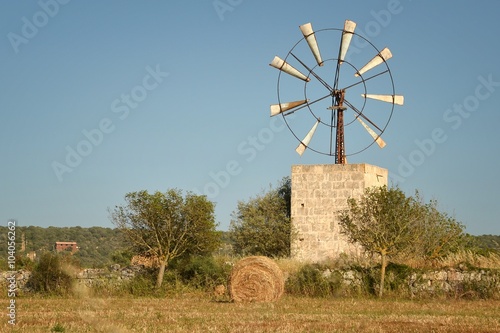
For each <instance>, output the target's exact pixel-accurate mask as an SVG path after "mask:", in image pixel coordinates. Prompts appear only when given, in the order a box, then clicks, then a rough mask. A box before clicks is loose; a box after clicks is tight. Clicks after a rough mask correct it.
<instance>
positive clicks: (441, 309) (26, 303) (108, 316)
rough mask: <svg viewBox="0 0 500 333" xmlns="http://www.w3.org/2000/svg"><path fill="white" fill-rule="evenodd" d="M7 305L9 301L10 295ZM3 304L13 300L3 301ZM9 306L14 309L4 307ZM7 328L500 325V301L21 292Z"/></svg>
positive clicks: (453, 328)
mask: <svg viewBox="0 0 500 333" xmlns="http://www.w3.org/2000/svg"><path fill="white" fill-rule="evenodd" d="M2 303H3V304H7V300H3V301H2ZM2 308H3V309H6V307H4V306H2ZM4 311H6V310H4ZM2 317H3V318H4V319H3V322H2V323H1V325H0V328H1V329H0V331H1V332H32V333H37V332H66V333H69V332H71V333H80V332H110V333H112V332H117V333H118V332H120V333H123V332H148V333H154V332H190V333H194V332H243V333H244V332H249V333H250V332H251V333H254V332H287V333H288V332H292V333H293V332H450V333H451V332H453V333H465V332H475V333H478V332H500V301H498V300H495V301H494V300H449V299H446V300H445V299H439V300H438V299H433V300H393V299H392V300H378V299H347V298H345V299H319V298H297V297H290V296H285V297H284V298H282V299H280V300H279V301H278V302H276V303H250V304H236V303H230V302H223V301H214V300H211V299H210V298H209V297H206V296H202V295H199V294H196V295H183V296H182V297H181V296H176V297H173V298H163V299H158V298H84V299H82V298H75V299H65V298H47V299H43V298H18V299H17V300H16V320H17V322H16V325H14V326H12V325H10V324H8V322H7V321H8V317H7V312H6V313H5V315H4V316H2Z"/></svg>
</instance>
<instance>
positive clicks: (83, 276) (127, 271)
mask: <svg viewBox="0 0 500 333" xmlns="http://www.w3.org/2000/svg"><path fill="white" fill-rule="evenodd" d="M143 270H144V266H142V265H135V266H128V267H121V266H120V265H118V264H116V265H111V266H110V267H109V268H85V269H83V270H81V271H80V272H78V273H77V274H76V275H75V276H73V278H75V279H76V282H77V283H79V284H84V285H85V286H87V287H92V286H96V285H99V284H109V283H117V284H119V283H122V282H125V281H129V280H131V279H133V278H134V277H135V276H136V275H138V274H139V273H141V272H142V271H143ZM11 276H12V272H8V271H2V272H0V286H4V285H7V278H9V277H11ZM14 276H15V277H16V285H17V288H18V289H19V290H22V291H28V290H27V288H26V284H27V283H28V280H29V278H30V277H31V272H30V271H27V270H18V271H15V272H14Z"/></svg>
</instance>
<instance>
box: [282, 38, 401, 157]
mask: <svg viewBox="0 0 500 333" xmlns="http://www.w3.org/2000/svg"><path fill="white" fill-rule="evenodd" d="M325 31H338V32H343V31H344V29H339V28H326V29H320V30H317V31H315V32H314V33H315V34H316V33H319V32H325ZM352 34H353V35H355V36H358V37H359V38H362V39H363V40H364V41H366V42H367V43H368V44H369V45H370V46H371V47H373V49H375V51H376V52H377V54H379V53H380V50H379V49H378V48H377V47H376V46H375V45H374V44H373V43H372V42H370V41H369V40H368V39H367V38H365V37H363V36H362V35H360V34H358V33H356V32H353V33H352ZM305 39H306V37H302V38H301V39H299V40H298V41H297V43H295V45H294V46H293V47H292V48H291V49H290V51H288V53H287V55H286V57H285V58H284V59H283V60H284V61H285V62H286V60H287V59H288V57H289V56H290V54H291V53H292V51H293V50H294V49H295V48H296V47H297V46H298V45H299V44H300V43H301V42H303V41H304V40H305ZM330 59H337V60H338V58H330ZM382 60H383V62H384V65H385V66H386V69H387V74H389V78H390V81H391V87H392V95H393V96H394V95H396V89H395V87H394V79H393V76H392V73H391V69H390V68H389V65H388V64H387V61H385V60H384V59H382ZM344 62H346V61H345V60H344ZM350 65H351V66H352V67H353V68H356V66H354V65H352V64H350ZM281 74H282V71H279V72H278V82H277V87H276V88H277V94H278V103H279V104H281V103H282V102H281V99H280V78H281ZM384 74H385V73H384ZM309 75H310V72H309ZM360 77H361V80H362V81H363V84H364V81H365V80H364V79H363V76H362V75H360ZM306 84H307V83H306ZM365 103H366V101H365ZM390 104H391V112H390V114H389V117H388V119H387V121H386V123H385V125H384V127H383V128H382V131H381V132H380V134H379V136H382V134H383V133H384V132H385V130H386V129H387V126H388V125H389V123H390V121H391V119H392V114H393V112H394V101H393V102H392V103H390ZM307 107H308V109H309V111H310V112H311V110H310V107H309V103H307ZM363 110H364V105H363ZM311 113H312V112H311ZM281 115H282V117H283V121H284V122H285V124H286V126H287V127H288V130H289V131H290V132H291V133H292V134H293V136H294V137H295V138H296V139H297V140H298V141H299V143H301V142H302V140H301V139H300V138H299V137H298V136H297V135H296V134H295V132H294V131H293V129H292V128H291V125H290V124H289V123H288V121H287V120H286V117H285V114H284V113H282V114H281ZM312 115H313V116H314V117H315V118H316V116H315V115H314V114H313V113H312ZM357 117H359V115H358V116H357ZM357 117H355V119H354V120H356V118H357ZM316 119H317V118H316ZM321 123H322V122H321ZM351 123H352V122H351ZM351 123H349V124H351ZM323 125H325V124H323ZM326 126H329V125H326ZM329 127H330V126H329ZM375 142H376V140H372V141H371V143H370V144H368V145H367V146H366V147H365V148H362V149H360V150H358V151H356V152H354V153H350V154H347V153H346V154H345V156H346V157H349V156H354V155H357V154H359V153H362V152H364V151H365V150H367V149H368V148H370V147H371V146H372V145H373V144H374V143H375ZM307 149H310V150H312V151H314V152H316V153H318V154H321V155H326V156H336V154H332V153H325V152H323V151H319V150H317V149H314V148H312V147H309V146H308V147H307Z"/></svg>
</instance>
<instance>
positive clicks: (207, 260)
mask: <svg viewBox="0 0 500 333" xmlns="http://www.w3.org/2000/svg"><path fill="white" fill-rule="evenodd" d="M176 266H177V271H178V272H179V275H180V276H181V278H182V281H183V282H184V283H187V284H189V285H191V286H192V287H195V288H197V289H204V290H211V289H213V288H214V287H215V286H217V285H220V284H223V285H225V284H226V283H227V280H228V277H229V273H230V268H231V267H230V265H227V264H224V263H219V262H217V261H216V260H215V259H214V257H212V256H204V257H202V256H192V257H189V258H186V259H184V260H182V261H179V262H178V263H177V265H176Z"/></svg>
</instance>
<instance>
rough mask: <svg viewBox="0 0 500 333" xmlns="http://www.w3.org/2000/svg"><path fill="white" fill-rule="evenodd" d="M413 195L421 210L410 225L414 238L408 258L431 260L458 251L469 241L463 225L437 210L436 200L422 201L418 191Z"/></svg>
mask: <svg viewBox="0 0 500 333" xmlns="http://www.w3.org/2000/svg"><path fill="white" fill-rule="evenodd" d="M415 196H416V199H417V201H418V203H419V204H420V209H421V211H422V212H421V218H420V219H419V220H418V221H416V223H415V224H414V225H413V227H412V230H413V235H414V240H413V242H412V243H411V246H410V247H409V250H410V251H408V254H407V256H408V257H409V258H412V259H416V260H419V259H420V260H424V261H427V262H432V261H434V260H436V259H439V258H442V257H444V256H446V255H448V254H449V253H453V252H457V251H459V250H460V249H462V248H464V247H465V246H466V244H467V243H469V239H468V235H466V234H465V233H464V229H465V227H464V225H463V224H461V223H459V222H458V221H456V220H455V219H454V218H453V217H451V216H449V215H448V214H446V213H444V212H441V211H439V210H438V203H437V201H436V200H431V201H430V202H429V203H424V202H423V200H422V199H421V198H420V196H419V194H418V192H417V193H416V194H415Z"/></svg>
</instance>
